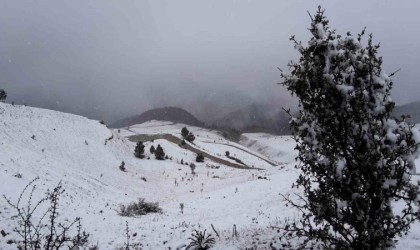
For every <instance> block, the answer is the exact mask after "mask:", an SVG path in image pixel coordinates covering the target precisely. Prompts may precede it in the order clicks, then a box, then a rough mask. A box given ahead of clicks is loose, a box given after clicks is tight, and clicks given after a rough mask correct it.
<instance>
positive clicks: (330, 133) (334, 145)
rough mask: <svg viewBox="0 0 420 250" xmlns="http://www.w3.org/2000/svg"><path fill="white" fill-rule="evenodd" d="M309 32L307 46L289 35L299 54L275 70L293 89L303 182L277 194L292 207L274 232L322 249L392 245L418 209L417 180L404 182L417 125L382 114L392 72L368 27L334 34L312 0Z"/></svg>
mask: <svg viewBox="0 0 420 250" xmlns="http://www.w3.org/2000/svg"><path fill="white" fill-rule="evenodd" d="M311 18H312V17H311ZM310 32H311V33H312V38H311V39H310V41H309V43H308V46H307V47H303V46H302V44H301V43H300V42H297V41H296V40H295V39H294V37H292V38H291V40H292V41H294V43H295V47H296V48H297V49H298V51H299V52H300V54H301V57H300V60H299V62H297V63H294V62H291V63H290V64H289V67H290V70H291V74H290V75H288V74H284V73H282V79H283V82H282V84H283V85H285V86H286V87H287V88H288V90H289V91H291V92H292V94H295V95H296V96H297V97H298V98H299V106H300V112H299V114H298V115H297V117H292V118H291V119H290V126H291V128H292V131H293V135H294V139H295V141H296V143H297V146H296V149H297V150H298V151H299V155H298V157H297V160H298V164H297V166H296V168H298V169H300V171H301V174H300V176H299V177H298V179H297V181H296V183H295V184H294V187H295V188H296V187H298V188H301V189H302V191H303V194H302V195H301V196H299V199H298V201H293V200H292V199H291V198H289V197H285V199H286V200H287V201H288V204H290V205H292V206H294V207H296V208H298V209H299V211H301V212H302V217H301V218H300V219H299V221H298V222H295V223H292V224H289V225H287V226H286V227H285V228H283V229H284V234H283V237H284V239H287V240H290V239H292V238H294V237H303V239H304V240H303V241H301V243H302V244H303V245H302V246H308V244H311V243H314V242H315V241H316V242H318V244H321V247H324V248H328V249H330V248H338V249H384V248H389V247H392V246H393V244H394V242H395V237H396V236H400V235H402V234H404V233H406V232H407V231H408V229H409V226H410V224H411V223H412V222H414V221H415V220H417V219H419V210H418V207H417V205H418V198H419V187H418V186H416V185H414V184H412V183H411V182H410V178H411V174H412V173H414V171H415V165H414V160H415V159H416V158H417V157H418V155H419V148H418V145H419V142H420V137H419V132H418V131H416V130H415V129H414V128H413V126H410V125H408V124H407V123H406V122H405V121H404V120H396V119H393V118H392V117H391V112H392V110H393V108H394V106H395V104H394V102H393V101H392V100H391V98H390V89H391V87H392V81H391V79H390V76H392V75H393V74H391V75H390V76H388V75H386V74H385V73H384V72H383V71H382V69H381V64H382V58H381V57H377V55H376V54H377V50H378V48H379V45H373V44H372V36H371V35H370V36H369V38H368V44H367V46H366V47H363V46H362V44H361V40H362V37H363V35H364V31H363V32H362V33H361V34H359V35H358V36H357V38H353V37H352V36H351V34H350V33H348V34H347V36H346V37H341V36H340V35H338V34H336V32H335V30H331V29H330V28H329V26H328V20H327V19H326V18H325V16H324V12H323V10H321V8H320V7H319V8H318V12H317V14H316V15H315V16H314V17H313V18H312V24H311V27H310ZM395 202H398V206H393V204H394V203H395ZM397 208H398V209H397Z"/></svg>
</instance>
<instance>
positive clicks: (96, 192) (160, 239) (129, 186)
mask: <svg viewBox="0 0 420 250" xmlns="http://www.w3.org/2000/svg"><path fill="white" fill-rule="evenodd" d="M184 126H185V125H183V124H173V123H170V122H161V121H152V122H147V123H143V124H140V125H136V126H131V127H130V128H128V129H126V128H122V129H120V130H117V129H114V130H109V129H108V128H106V127H105V126H104V125H102V124H100V123H99V122H98V121H94V120H89V119H87V118H84V117H81V116H76V115H71V114H65V113H60V112H56V111H51V110H45V109H37V108H31V107H24V106H17V105H16V106H12V105H8V104H4V103H0V195H1V196H3V195H5V196H6V197H7V198H9V199H11V201H12V202H16V201H17V199H18V198H19V194H20V192H21V191H22V190H23V188H24V187H25V185H27V184H28V183H29V182H30V181H31V180H33V179H34V178H36V177H39V180H38V181H37V182H36V184H37V189H36V191H35V193H34V197H33V200H37V199H40V198H41V197H43V194H44V193H45V191H46V190H47V189H48V188H50V189H51V188H53V187H54V186H56V185H57V184H58V183H59V182H60V181H61V182H62V185H63V187H64V188H65V194H64V195H63V197H62V198H61V200H60V205H61V207H60V209H61V210H60V211H61V213H60V214H61V216H60V220H62V221H66V220H68V221H71V220H72V219H74V218H75V217H81V218H82V225H83V227H84V228H85V229H86V231H88V232H89V233H90V234H91V238H90V241H91V242H92V243H93V244H96V243H97V244H98V245H99V248H100V249H115V248H117V247H120V246H122V245H123V244H124V241H125V232H124V229H125V223H126V221H127V222H128V223H129V227H130V229H131V233H137V236H135V237H134V236H133V237H132V238H131V241H132V242H140V243H141V244H142V245H143V249H169V248H170V249H176V248H177V247H178V246H181V245H182V244H187V243H188V242H189V240H188V238H189V237H190V235H191V233H192V232H193V230H194V229H197V230H204V229H207V232H211V233H212V234H213V235H214V233H213V230H212V228H211V225H213V226H214V227H215V228H216V230H217V231H218V232H219V233H220V238H219V237H216V242H217V243H216V245H215V246H214V248H213V249H245V247H252V246H258V248H257V249H271V247H270V246H269V243H270V242H272V243H274V245H276V244H277V246H280V245H279V242H278V240H276V239H278V235H277V232H276V230H273V229H271V228H270V226H272V225H274V226H275V225H278V224H279V223H281V222H282V221H284V220H287V219H290V218H293V217H295V216H296V215H297V213H296V211H294V210H292V209H290V208H288V207H286V206H285V203H284V202H283V201H282V198H281V196H280V195H279V194H280V193H281V194H286V193H288V192H290V191H291V185H292V182H293V181H294V180H295V179H296V177H297V171H296V170H295V169H294V168H293V165H294V158H295V156H296V153H295V152H294V150H293V148H294V142H293V140H292V139H291V138H290V137H282V136H273V135H268V134H245V135H244V136H243V137H242V139H241V141H240V144H237V143H234V142H230V141H227V140H226V139H224V138H223V137H222V136H221V135H220V134H218V133H217V132H215V131H211V130H207V129H203V128H197V127H191V126H187V127H188V129H189V130H190V131H192V132H193V133H194V134H195V135H196V140H195V144H196V147H198V148H200V149H202V150H203V151H205V152H208V153H209V154H212V155H215V156H218V157H220V158H222V159H225V160H229V159H228V158H226V157H225V153H224V152H225V151H229V152H230V154H231V155H232V156H235V157H237V158H238V159H241V160H243V162H244V163H246V164H247V165H249V166H252V165H255V166H256V167H259V168H261V169H263V170H257V169H251V170H243V169H236V168H231V167H227V166H223V165H221V166H220V168H219V169H214V168H208V167H207V166H206V164H209V165H220V164H216V163H213V162H210V161H209V160H206V161H205V162H204V163H195V164H196V165H197V168H196V169H195V172H196V175H194V176H193V175H192V174H191V170H190V168H189V166H187V165H181V164H180V163H179V162H180V160H181V159H183V160H184V161H185V162H193V161H194V159H195V154H194V153H192V152H190V151H188V150H186V149H184V148H181V147H179V146H178V145H176V144H174V143H171V142H169V141H167V140H163V139H157V140H154V141H153V142H145V145H146V148H145V149H146V158H145V159H138V158H135V157H134V155H133V151H134V147H135V143H134V142H131V141H129V140H128V139H127V138H126V137H127V136H130V135H135V134H148V135H152V134H172V135H174V136H177V137H179V138H181V128H182V127H184ZM158 144H160V145H161V146H162V147H163V148H164V150H165V153H167V154H168V155H170V156H171V157H172V160H165V161H158V160H155V158H154V157H153V156H151V155H150V153H149V148H150V146H151V145H154V146H155V147H156V146H157V145H158ZM241 144H242V145H241ZM147 157H150V159H147ZM262 159H266V160H271V161H274V162H277V163H278V164H279V165H278V166H273V165H271V164H269V163H268V162H267V161H264V160H262ZM122 161H124V162H125V167H126V169H127V172H122V171H120V169H119V166H120V164H121V162H122ZM19 175H21V177H20V176H19ZM258 177H266V178H267V179H258ZM175 183H177V184H175ZM138 198H145V199H146V201H151V202H155V201H156V202H159V205H160V207H161V208H162V209H163V213H162V214H148V215H145V216H141V217H137V218H127V217H121V216H119V215H118V213H117V211H118V209H119V206H120V205H121V204H128V203H130V202H133V201H136V200H137V199H138ZM180 203H183V204H184V206H185V208H184V213H181V210H180ZM14 215H15V211H14V210H13V209H12V208H11V207H10V206H9V205H8V204H7V203H6V201H5V199H3V198H2V197H1V198H0V230H4V231H5V232H6V233H7V234H8V235H6V236H5V237H3V236H1V235H0V249H14V248H15V247H16V245H13V244H11V245H10V244H7V243H6V242H7V241H9V240H17V239H18V236H17V234H16V233H14V232H13V228H14V227H15V226H16V225H17V219H16V218H15V217H13V216H14ZM418 224H419V223H417V224H415V225H414V226H413V230H412V232H411V233H410V234H409V235H408V236H407V237H406V238H404V239H402V240H401V242H400V244H399V249H419V248H420V243H419V242H418V239H419V238H420V226H419V225H418ZM234 226H236V228H237V231H238V237H237V238H236V237H232V230H233V227H234Z"/></svg>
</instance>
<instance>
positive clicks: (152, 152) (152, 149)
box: [150, 145, 155, 154]
mask: <svg viewBox="0 0 420 250" xmlns="http://www.w3.org/2000/svg"><path fill="white" fill-rule="evenodd" d="M150 153H151V154H154V153H155V146H153V145H152V146H150Z"/></svg>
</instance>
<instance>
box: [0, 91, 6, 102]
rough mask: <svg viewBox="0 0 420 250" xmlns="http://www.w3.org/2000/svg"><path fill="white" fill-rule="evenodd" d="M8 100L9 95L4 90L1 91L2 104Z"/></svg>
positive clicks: (0, 100) (0, 99)
mask: <svg viewBox="0 0 420 250" xmlns="http://www.w3.org/2000/svg"><path fill="white" fill-rule="evenodd" d="M6 98H7V93H6V91H4V89H0V102H4V101H5V100H6Z"/></svg>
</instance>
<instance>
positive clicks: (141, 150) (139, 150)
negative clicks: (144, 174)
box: [134, 141, 145, 159]
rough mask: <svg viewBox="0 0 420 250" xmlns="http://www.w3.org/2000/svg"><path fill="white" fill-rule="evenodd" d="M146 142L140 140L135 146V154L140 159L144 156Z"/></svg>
mask: <svg viewBox="0 0 420 250" xmlns="http://www.w3.org/2000/svg"><path fill="white" fill-rule="evenodd" d="M144 147H145V146H144V144H143V142H141V141H139V142H137V144H136V147H135V148H134V155H135V156H136V157H138V158H140V159H143V158H144Z"/></svg>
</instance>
